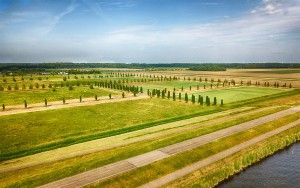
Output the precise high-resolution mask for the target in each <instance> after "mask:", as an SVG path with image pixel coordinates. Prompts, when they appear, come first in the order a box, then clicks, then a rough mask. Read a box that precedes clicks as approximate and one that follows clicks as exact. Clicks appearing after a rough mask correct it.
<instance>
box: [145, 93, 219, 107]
mask: <svg viewBox="0 0 300 188" xmlns="http://www.w3.org/2000/svg"><path fill="white" fill-rule="evenodd" d="M147 95H148V96H150V97H157V98H162V99H165V98H166V99H171V98H172V99H173V101H176V100H184V101H185V102H189V101H191V102H192V103H193V104H195V103H196V102H197V103H198V104H200V105H204V104H205V105H207V106H210V105H214V106H215V105H217V97H214V98H213V101H212V102H211V100H210V97H209V96H206V97H205V99H204V97H203V96H201V95H198V97H197V98H196V96H195V95H194V94H191V95H190V97H189V95H188V93H185V94H184V96H183V94H181V93H180V92H179V93H178V95H177V94H176V92H174V91H173V92H172V93H171V91H168V90H167V89H163V90H159V89H152V90H149V89H148V90H147ZM220 105H221V106H223V105H224V101H223V99H221V100H220Z"/></svg>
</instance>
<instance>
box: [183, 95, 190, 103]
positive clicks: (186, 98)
mask: <svg viewBox="0 0 300 188" xmlns="http://www.w3.org/2000/svg"><path fill="white" fill-rule="evenodd" d="M184 100H185V102H188V101H189V96H188V94H187V93H185V96H184Z"/></svg>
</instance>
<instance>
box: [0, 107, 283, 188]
mask: <svg viewBox="0 0 300 188" xmlns="http://www.w3.org/2000/svg"><path fill="white" fill-rule="evenodd" d="M280 109H282V108H271V109H269V110H266V111H263V112H261V111H260V112H255V111H253V113H251V114H249V112H247V113H246V114H245V113H242V114H236V115H235V114H231V115H230V116H232V117H231V118H228V119H227V120H224V118H225V117H224V118H222V120H220V121H215V123H213V121H206V122H202V123H201V124H199V125H201V126H194V127H193V129H190V130H187V131H184V132H179V133H177V134H160V136H159V137H153V138H152V139H149V138H148V139H146V140H143V141H139V142H136V143H133V144H128V145H125V146H122V147H117V148H112V149H108V150H103V151H100V152H95V153H92V154H88V155H84V156H78V157H75V158H71V159H66V160H61V161H58V162H53V163H48V164H42V165H38V166H34V167H30V168H26V169H21V170H17V171H12V172H8V173H5V174H2V175H1V178H0V179H1V181H2V182H3V184H4V185H7V186H8V185H12V186H17V185H22V186H25V185H26V186H28V185H30V186H36V185H40V184H43V183H47V182H49V181H54V180H57V179H60V178H63V177H67V176H70V175H74V174H76V173H79V172H82V171H85V170H89V169H93V168H95V167H98V166H103V165H105V164H109V163H112V162H116V161H119V160H122V159H126V158H129V157H132V156H136V155H138V154H142V153H145V152H148V151H152V150H154V149H157V148H161V147H164V146H167V145H170V144H174V143H178V142H181V141H184V140H186V139H190V138H194V137H196V136H201V135H204V134H208V133H211V132H215V131H217V130H220V129H224V128H226V127H230V126H234V125H236V124H239V123H242V122H245V121H249V120H252V119H256V118H258V117H261V116H264V115H267V114H271V113H274V112H276V111H278V110H280ZM161 132H162V133H164V132H167V130H161ZM140 136H143V135H140ZM16 177H17V178H18V180H19V181H18V183H17V184H16V182H15V181H14V180H15V178H16Z"/></svg>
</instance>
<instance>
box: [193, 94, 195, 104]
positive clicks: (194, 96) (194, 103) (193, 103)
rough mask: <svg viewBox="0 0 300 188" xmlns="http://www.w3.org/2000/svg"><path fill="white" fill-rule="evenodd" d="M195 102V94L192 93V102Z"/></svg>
mask: <svg viewBox="0 0 300 188" xmlns="http://www.w3.org/2000/svg"><path fill="white" fill-rule="evenodd" d="M195 102H196V99H195V95H194V94H192V103H193V104H195Z"/></svg>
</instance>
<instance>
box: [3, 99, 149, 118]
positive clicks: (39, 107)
mask: <svg viewBox="0 0 300 188" xmlns="http://www.w3.org/2000/svg"><path fill="white" fill-rule="evenodd" d="M145 98H149V97H148V96H147V95H145V94H142V95H138V96H136V97H134V96H127V97H125V98H122V97H121V96H113V98H112V99H109V98H108V97H99V98H98V100H97V101H95V98H84V99H83V101H82V102H79V99H70V100H66V104H62V101H53V102H48V106H47V107H45V104H44V103H35V104H29V106H28V108H24V105H16V106H8V107H6V110H5V111H0V116H5V115H12V114H21V113H28V112H38V111H45V110H54V109H61V108H71V107H78V106H92V105H97V104H103V103H114V102H121V101H129V100H139V99H145Z"/></svg>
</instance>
